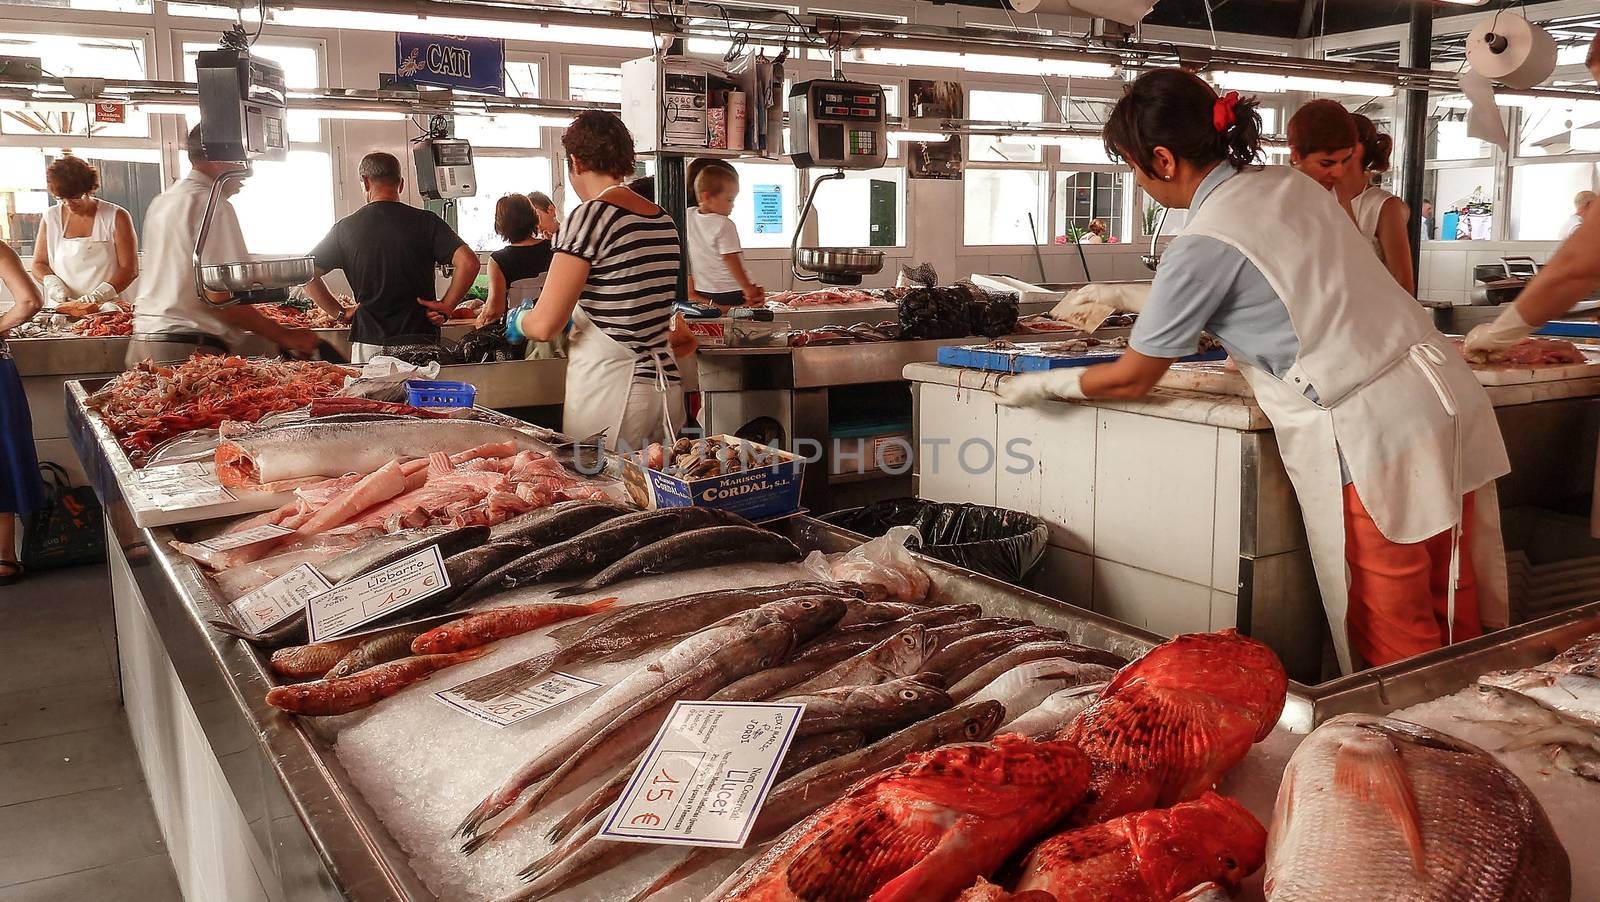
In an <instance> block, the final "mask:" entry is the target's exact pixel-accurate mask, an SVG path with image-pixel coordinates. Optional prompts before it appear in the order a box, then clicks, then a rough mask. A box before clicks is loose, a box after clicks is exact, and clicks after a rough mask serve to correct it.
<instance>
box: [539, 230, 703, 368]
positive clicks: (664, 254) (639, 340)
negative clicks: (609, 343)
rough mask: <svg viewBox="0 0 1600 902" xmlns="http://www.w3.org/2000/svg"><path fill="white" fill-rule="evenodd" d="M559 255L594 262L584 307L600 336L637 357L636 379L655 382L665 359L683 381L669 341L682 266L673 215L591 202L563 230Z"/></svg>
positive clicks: (581, 303) (558, 242)
mask: <svg viewBox="0 0 1600 902" xmlns="http://www.w3.org/2000/svg"><path fill="white" fill-rule="evenodd" d="M556 251H557V252H559V253H563V254H571V255H573V256H574V257H578V258H580V259H582V260H585V261H587V262H588V264H589V280H588V282H586V283H585V284H584V286H583V293H582V294H581V295H579V296H578V304H579V306H581V307H582V308H583V311H584V312H585V313H587V314H588V315H589V318H590V319H592V320H594V324H595V325H596V326H598V327H599V328H600V331H602V332H604V333H605V334H606V335H608V336H610V338H611V339H612V340H613V341H615V342H617V343H618V344H620V345H622V346H623V347H625V348H627V349H628V350H630V351H632V352H633V354H634V357H635V358H637V362H636V363H635V365H634V368H633V378H634V381H635V382H641V381H642V382H652V383H653V382H655V381H656V364H655V361H656V359H660V361H661V366H662V370H663V371H664V372H665V373H666V376H667V381H668V382H673V383H676V382H678V381H679V378H678V364H677V362H676V361H675V360H673V357H672V346H671V345H670V344H669V343H668V340H667V336H668V333H669V332H670V331H671V329H672V302H673V300H674V299H675V298H676V297H677V293H678V270H679V268H680V267H681V266H682V260H681V256H682V251H681V248H680V244H679V240H678V227H677V226H676V225H675V224H674V223H673V222H672V217H670V216H668V215H667V214H666V212H664V211H663V212H660V213H657V214H656V215H654V216H641V215H639V214H638V213H633V212H631V211H628V210H624V209H623V208H621V207H619V206H617V205H615V204H611V203H607V202H605V201H603V200H599V199H595V200H591V201H585V202H584V203H582V204H579V205H578V208H577V209H576V210H573V211H572V215H571V216H570V217H569V218H568V219H567V221H566V223H565V224H563V225H562V227H561V234H560V236H559V237H558V238H557V239H556ZM652 351H655V354H654V355H652Z"/></svg>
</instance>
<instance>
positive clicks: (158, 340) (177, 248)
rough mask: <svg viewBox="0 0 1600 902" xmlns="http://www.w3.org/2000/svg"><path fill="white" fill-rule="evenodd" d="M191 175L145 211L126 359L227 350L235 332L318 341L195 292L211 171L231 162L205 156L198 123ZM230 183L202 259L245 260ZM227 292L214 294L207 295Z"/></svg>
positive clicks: (189, 145)
mask: <svg viewBox="0 0 1600 902" xmlns="http://www.w3.org/2000/svg"><path fill="white" fill-rule="evenodd" d="M186 149H187V152H188V154H189V164H190V166H191V168H190V170H189V174H188V175H187V176H185V177H183V178H181V179H179V180H178V181H177V183H176V184H174V185H173V186H172V187H171V188H168V189H167V190H165V191H163V192H161V196H160V197H157V198H156V199H155V200H154V201H152V202H151V203H150V210H149V212H148V213H146V214H145V218H144V240H145V249H144V261H143V267H142V270H141V272H140V274H139V283H138V285H139V294H138V297H136V298H135V299H134V302H133V336H132V340H131V341H130V342H129V343H128V356H127V360H126V363H127V365H128V366H129V367H132V366H134V365H135V364H137V363H139V362H140V361H144V360H151V361H154V362H156V363H175V362H179V361H183V360H187V359H188V358H189V357H190V355H192V354H196V353H200V354H226V353H227V352H228V342H227V339H228V338H229V337H231V336H236V335H237V334H238V333H239V332H240V331H245V332H254V333H256V334H257V335H260V336H261V337H263V338H265V339H267V340H268V341H271V342H273V343H275V344H277V345H279V346H280V347H284V348H287V349H289V350H291V351H298V352H300V353H302V354H312V353H315V352H316V350H317V346H318V344H319V343H320V340H319V339H318V338H317V335H316V333H314V332H312V331H311V330H309V329H286V328H284V327H283V326H280V325H278V324H277V323H275V322H273V321H272V320H270V319H268V318H267V317H265V316H263V315H262V314H260V313H258V312H256V310H255V309H254V308H252V307H249V306H247V305H243V304H240V305H236V306H232V307H217V306H214V305H213V304H211V303H208V302H207V301H206V300H204V299H202V298H201V297H200V295H199V292H198V289H197V288H196V286H195V279H194V244H195V240H196V238H197V237H198V236H199V233H200V222H201V220H202V219H204V218H205V211H206V201H207V200H208V199H209V198H210V196H211V187H212V185H214V184H215V183H216V180H217V177H218V176H220V175H221V174H222V173H224V172H227V171H228V170H229V169H232V168H234V166H235V165H236V164H233V163H217V162H212V161H211V160H208V159H206V155H205V150H204V149H203V147H202V146H201V143H200V126H198V125H197V126H195V127H194V129H193V130H191V131H190V132H189V138H188V141H187V142H186ZM238 190H239V183H238V182H234V183H233V184H231V185H229V186H228V187H227V188H225V189H224V190H223V196H222V197H221V198H218V200H217V205H216V208H215V209H214V210H213V211H212V214H211V231H210V232H209V233H208V234H207V236H206V247H205V262H207V263H233V262H237V261H241V260H248V259H250V252H249V251H248V250H246V248H245V243H244V233H243V231H241V230H240V228H239V218H238V216H237V215H236V214H235V213H234V210H233V204H232V203H230V202H229V201H228V197H229V196H231V195H233V194H236V193H238ZM226 299H227V295H224V294H213V295H212V300H215V301H222V300H226Z"/></svg>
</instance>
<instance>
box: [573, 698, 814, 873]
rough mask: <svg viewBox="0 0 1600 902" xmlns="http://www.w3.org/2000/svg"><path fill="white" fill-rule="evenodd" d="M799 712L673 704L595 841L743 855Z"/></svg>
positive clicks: (787, 707) (786, 707) (795, 708)
mask: <svg viewBox="0 0 1600 902" xmlns="http://www.w3.org/2000/svg"><path fill="white" fill-rule="evenodd" d="M804 713H805V705H800V704H762V703H754V702H749V703H740V702H686V701H680V702H677V703H675V704H674V705H673V706H672V713H671V714H669V715H668V716H667V722H666V723H664V724H662V726H661V730H660V732H658V733H657V734H656V738H655V741H654V742H652V743H651V744H650V748H649V750H648V751H646V752H645V755H644V759H643V761H642V763H641V764H640V765H639V769H638V770H636V771H634V774H633V778H632V779H630V780H629V781H628V786H627V789H625V790H624V791H623V794H622V799H621V801H619V802H618V803H617V806H616V807H615V808H613V809H612V810H611V814H610V816H609V817H608V818H607V819H606V823H605V826H604V827H602V828H601V830H600V833H599V836H600V837H601V838H603V839H614V840H620V841H622V842H636V843H660V844H665V845H681V846H713V847H718V848H727V849H738V848H742V847H743V846H744V844H745V841H746V840H747V839H748V838H749V836H750V827H751V825H752V824H754V822H755V818H756V815H757V814H758V813H760V811H761V806H762V804H764V803H765V802H766V799H767V793H768V792H769V791H771V789H772V784H773V777H774V775H775V774H776V773H777V770H778V764H779V763H780V762H782V761H783V756H784V755H785V754H787V753H788V751H789V743H790V742H792V741H793V740H794V732H795V726H796V725H797V724H799V723H800V717H801V715H802V714H804Z"/></svg>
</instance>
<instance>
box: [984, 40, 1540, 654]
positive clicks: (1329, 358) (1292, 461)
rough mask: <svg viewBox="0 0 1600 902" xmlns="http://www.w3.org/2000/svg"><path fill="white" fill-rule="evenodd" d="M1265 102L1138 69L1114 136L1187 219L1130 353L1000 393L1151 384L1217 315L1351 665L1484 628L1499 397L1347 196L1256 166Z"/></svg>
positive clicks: (1498, 579) (1501, 459)
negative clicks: (1272, 441)
mask: <svg viewBox="0 0 1600 902" xmlns="http://www.w3.org/2000/svg"><path fill="white" fill-rule="evenodd" d="M1255 107H1256V104H1255V102H1254V101H1253V100H1239V99H1238V95H1236V94H1229V95H1228V96H1226V97H1218V96H1217V95H1216V93H1215V92H1214V91H1213V90H1212V89H1211V87H1210V86H1209V85H1207V84H1206V83H1205V82H1204V81H1201V80H1200V79H1199V78H1197V77H1195V76H1194V75H1191V74H1189V73H1186V72H1182V71H1179V70H1176V69H1167V70H1160V71H1155V72H1151V73H1148V74H1146V75H1144V76H1142V77H1140V78H1139V79H1138V80H1137V81H1136V82H1134V83H1133V85H1132V87H1131V88H1130V90H1129V91H1128V93H1127V94H1126V95H1125V96H1124V97H1123V98H1122V99H1121V100H1120V101H1118V103H1117V106H1116V108H1115V110H1113V112H1112V114H1111V118H1110V120H1109V121H1108V122H1107V124H1106V127H1105V144H1106V150H1107V152H1108V153H1110V154H1112V155H1113V156H1115V157H1118V158H1121V159H1124V160H1127V161H1128V163H1129V164H1131V165H1132V167H1133V169H1134V172H1135V174H1136V178H1137V180H1138V183H1139V186H1140V187H1142V188H1144V190H1145V191H1146V192H1148V193H1149V194H1150V196H1151V197H1154V198H1155V199H1156V200H1157V201H1159V202H1161V203H1162V204H1165V205H1166V206H1169V207H1177V208H1179V209H1188V210H1189V224H1188V227H1187V228H1186V229H1185V230H1184V232H1183V234H1182V235H1180V236H1179V237H1177V238H1176V239H1174V240H1173V242H1172V244H1171V246H1170V247H1169V248H1168V250H1167V251H1166V254H1165V255H1164V256H1163V257H1162V261H1161V268H1160V269H1159V270H1158V271H1157V273H1156V278H1155V282H1154V284H1153V286H1152V289H1151V292H1150V296H1149V298H1148V299H1147V300H1146V301H1145V303H1144V304H1143V312H1142V313H1141V314H1140V316H1139V319H1138V321H1137V323H1136V324H1135V325H1134V330H1133V337H1132V339H1131V343H1130V344H1131V347H1130V350H1129V351H1128V353H1127V354H1125V355H1123V357H1122V358H1121V359H1119V360H1117V361H1116V362H1114V363H1109V364H1104V365H1101V366H1093V367H1086V368H1074V369H1066V370H1056V371H1053V372H1049V373H1034V374H1026V375H1020V376H1010V377H1007V378H1006V379H1005V380H1003V381H1002V382H1001V384H1000V387H999V395H1000V401H1001V403H1004V404H1008V405H1012V406H1019V405H1025V404H1032V403H1036V402H1039V401H1042V400H1047V399H1058V400H1073V399H1084V398H1138V397H1142V396H1143V395H1145V394H1146V393H1148V392H1149V391H1150V389H1151V388H1152V387H1154V385H1155V384H1156V381H1157V380H1159V379H1160V378H1161V376H1162V374H1164V373H1165V372H1166V371H1167V368H1168V367H1170V366H1171V365H1172V362H1173V359H1174V358H1178V357H1182V356H1185V355H1187V354H1191V353H1193V352H1194V351H1195V348H1196V346H1197V344H1198V342H1199V338H1200V333H1201V331H1202V330H1206V331H1209V332H1211V333H1212V334H1213V335H1215V336H1216V337H1217V339H1218V340H1220V341H1221V342H1222V344H1223V345H1224V346H1226V347H1227V349H1228V351H1229V352H1230V353H1231V354H1232V356H1233V359H1234V360H1235V361H1236V362H1237V363H1238V364H1239V368H1240V370H1241V371H1242V372H1243V374H1244V376H1245V378H1246V380H1247V381H1249V383H1250V385H1251V387H1252V388H1253V389H1254V391H1255V396H1256V402H1257V403H1258V404H1259V405H1260V406H1261V409H1262V411H1263V412H1265V413H1266V414H1267V417H1268V418H1269V419H1270V420H1271V421H1272V424H1273V428H1274V429H1275V430H1276V434H1277V440H1278V446H1279V450H1280V451H1281V453H1282V456H1283V461H1284V466H1285V467H1286V468H1287V470H1288V472H1289V477H1290V479H1291V481H1292V482H1293V484H1294V487H1295V492H1296V495H1297V496H1298V499H1299V502H1300V508H1301V511H1302V512H1303V513H1304V517H1305V525H1306V534H1307V538H1308V539H1309V542H1310V550H1311V559H1312V564H1313V565H1314V567H1315V569H1316V574H1317V582H1318V585H1319V587H1320V589H1321V594H1322V600H1323V605H1324V607H1325V608H1326V609H1327V612H1328V617H1329V622H1330V624H1331V625H1332V627H1333V629H1332V635H1333V639H1334V646H1335V650H1336V651H1337V653H1338V656H1339V661H1340V664H1341V666H1342V667H1343V668H1344V669H1345V670H1350V669H1352V667H1353V665H1354V664H1355V663H1356V662H1357V661H1358V660H1359V661H1361V662H1364V663H1366V664H1368V665H1379V664H1386V663H1389V662H1391V661H1395V660H1398V659H1400V658H1404V657H1408V656H1411V655H1415V654H1418V653H1421V652H1424V651H1427V650H1429V649H1432V648H1437V647H1439V646H1441V645H1444V644H1446V643H1449V642H1454V641H1459V640H1461V639H1466V638H1469V637H1472V636H1475V635H1478V633H1479V632H1480V625H1479V616H1478V610H1479V600H1480V595H1482V596H1484V597H1485V598H1488V599H1492V600H1494V601H1496V602H1499V601H1502V600H1503V598H1504V592H1505V585H1504V582H1505V563H1504V550H1503V549H1502V548H1501V547H1500V544H1499V539H1500V536H1499V528H1498V526H1499V523H1498V510H1499V509H1498V505H1497V504H1496V502H1495V496H1494V480H1495V478H1496V477H1498V476H1500V475H1502V474H1504V473H1506V472H1507V471H1508V470H1509V466H1508V464H1507V461H1506V454H1505V448H1504V445H1503V444H1502V442H1501V439H1500V431H1499V427H1498V426H1497V425H1496V423H1495V419H1494V412H1493V410H1492V408H1491V406H1490V404H1489V399H1488V396H1487V395H1486V394H1485V393H1484V391H1483V389H1482V387H1480V386H1479V384H1478V381H1477V379H1476V378H1474V376H1473V374H1472V372H1471V371H1470V370H1469V369H1468V368H1467V366H1466V364H1465V362H1464V361H1462V360H1461V357H1460V355H1458V354H1456V353H1454V350H1453V349H1452V348H1451V347H1450V344H1449V343H1448V342H1447V341H1446V340H1445V339H1444V337H1443V336H1441V335H1440V334H1439V333H1438V332H1437V331H1436V330H1435V329H1434V328H1433V326H1432V325H1431V323H1430V322H1429V320H1428V317H1427V315H1426V314H1425V313H1424V312H1423V310H1422V308H1421V307H1419V306H1418V305H1417V304H1416V303H1415V302H1414V301H1412V300H1411V298H1410V296H1409V295H1408V294H1407V293H1406V292H1405V290H1404V289H1402V288H1401V287H1400V286H1399V284H1397V283H1396V282H1395V280H1394V279H1393V278H1391V277H1390V275H1389V273H1388V271H1387V270H1385V269H1384V268H1383V264H1382V263H1381V262H1379V260H1378V258H1377V256H1376V255H1375V254H1373V252H1372V246H1371V244H1370V243H1368V242H1367V240H1366V239H1365V238H1363V237H1362V235H1361V233H1360V232H1359V231H1358V230H1357V229H1356V228H1355V225H1354V224H1353V223H1352V222H1351V220H1350V217H1349V216H1348V215H1347V214H1346V213H1345V212H1344V210H1343V209H1342V208H1341V207H1340V206H1339V203H1338V201H1337V200H1336V199H1335V197H1334V195H1333V194H1332V193H1330V192H1329V191H1327V190H1326V189H1325V188H1323V187H1321V186H1319V185H1318V184H1317V182H1316V181H1314V180H1312V179H1309V178H1307V177H1305V176H1304V175H1302V174H1300V173H1298V172H1296V171H1295V170H1293V169H1290V168H1288V167H1284V166H1266V167H1258V166H1253V165H1252V163H1253V161H1254V160H1255V159H1256V158H1257V157H1258V156H1259V146H1258V142H1259V140H1260V128H1261V118H1260V116H1259V115H1258V114H1257V113H1256V109H1255ZM1474 500H1476V503H1474ZM1474 514H1476V515H1477V518H1476V519H1477V521H1478V522H1474ZM1475 564H1476V566H1474V565H1475ZM1347 565H1348V567H1349V573H1348V577H1347V575H1346V566H1347ZM1456 574H1459V579H1452V576H1454V575H1456Z"/></svg>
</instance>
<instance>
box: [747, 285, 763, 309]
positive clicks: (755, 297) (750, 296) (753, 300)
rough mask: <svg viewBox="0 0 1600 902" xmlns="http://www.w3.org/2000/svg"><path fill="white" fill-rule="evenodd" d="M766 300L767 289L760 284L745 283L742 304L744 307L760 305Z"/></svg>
mask: <svg viewBox="0 0 1600 902" xmlns="http://www.w3.org/2000/svg"><path fill="white" fill-rule="evenodd" d="M766 302H767V290H766V289H765V288H762V287H761V286H760V285H754V284H751V285H746V286H745V288H744V305H745V306H746V307H760V306H761V305H762V304H765V303H766Z"/></svg>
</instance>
